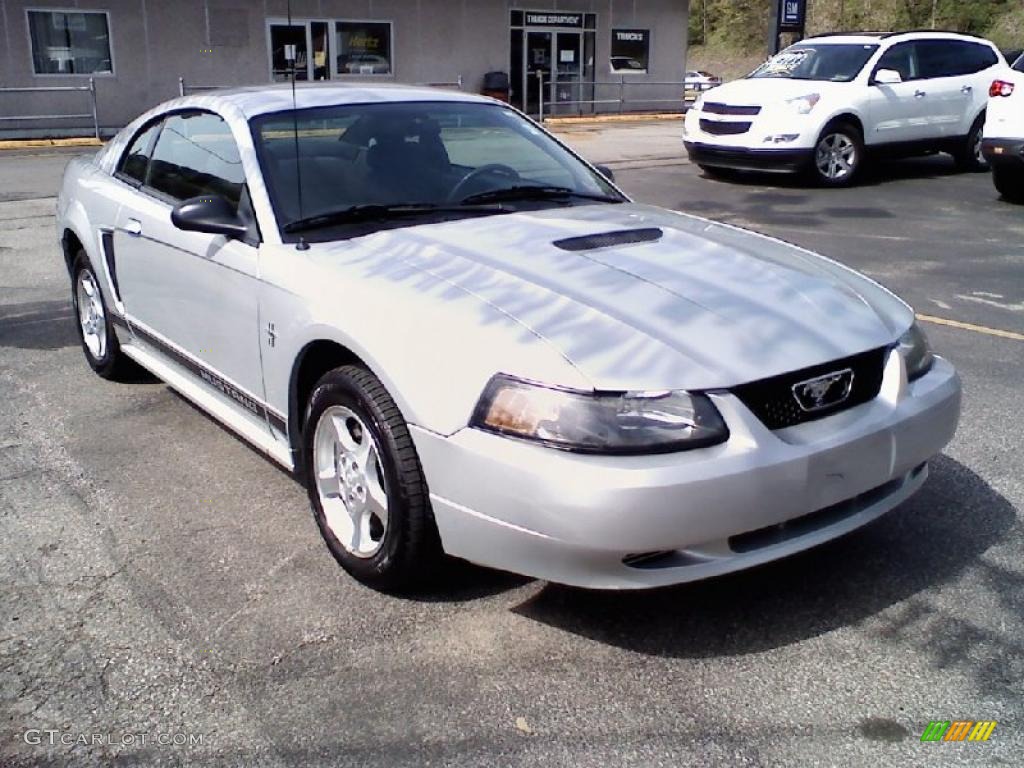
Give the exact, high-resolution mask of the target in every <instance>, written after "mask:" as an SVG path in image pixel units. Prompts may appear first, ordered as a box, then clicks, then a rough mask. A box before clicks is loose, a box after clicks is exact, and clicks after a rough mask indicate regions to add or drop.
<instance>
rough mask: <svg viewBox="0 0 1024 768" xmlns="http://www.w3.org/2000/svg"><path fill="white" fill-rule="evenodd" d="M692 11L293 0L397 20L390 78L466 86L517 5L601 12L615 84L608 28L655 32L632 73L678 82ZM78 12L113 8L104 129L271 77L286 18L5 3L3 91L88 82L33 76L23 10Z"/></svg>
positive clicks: (233, 2) (545, 2)
mask: <svg viewBox="0 0 1024 768" xmlns="http://www.w3.org/2000/svg"><path fill="white" fill-rule="evenodd" d="M688 6H689V2H688V0H538V1H537V2H533V1H532V0H531V1H530V2H515V1H514V0H292V15H293V17H295V18H342V19H344V18H349V19H374V20H378V19H379V20H389V21H392V22H393V24H394V51H393V58H394V68H395V73H394V75H393V76H392V77H389V78H384V79H386V80H395V81H400V82H439V81H452V80H455V79H456V78H457V77H458V76H459V75H461V76H462V77H463V78H464V80H465V84H466V88H467V89H469V90H474V91H475V90H478V89H479V87H480V83H481V79H482V76H483V73H484V72H487V71H490V70H505V71H507V70H508V69H509V14H508V11H509V10H510V9H512V8H524V9H528V10H565V11H586V12H593V13H596V14H598V31H597V62H598V64H597V73H596V79H598V80H613V79H617V77H615V76H613V75H611V74H610V71H609V66H608V57H609V52H610V48H611V34H610V29H611V27H613V26H622V27H638V28H648V29H650V30H651V36H652V42H651V62H650V67H649V74H647V75H635V76H631V77H630V78H629V80H630V81H643V80H648V81H650V80H667V81H680V80H681V79H682V77H683V72H684V67H685V50H686V29H687V14H688ZM74 7H80V8H81V9H82V10H90V11H92V10H106V11H108V12H109V15H110V34H111V47H112V52H113V66H114V73H113V74H112V75H96V76H95V81H96V89H97V98H98V109H99V118H100V124H101V126H102V127H103V128H104V132H105V133H109V132H111V131H112V130H114V129H116V128H118V127H120V126H122V125H124V124H125V123H127V122H129V121H130V120H131V119H132V118H133V117H135V116H136V115H138V114H139V113H140V112H142V111H144V110H145V109H147V108H149V107H151V106H153V105H155V104H157V103H159V102H161V101H163V100H165V99H168V98H171V97H173V96H175V95H177V91H178V77H179V76H181V77H184V78H185V80H186V82H188V83H190V84H196V85H239V84H253V83H264V82H267V81H268V80H269V63H268V53H267V28H266V19H267V18H271V17H284V16H286V14H287V4H286V2H285V1H284V0H252V1H248V2H247V0H57V1H56V2H53V1H52V0H51V1H48V0H0V44H2V46H3V49H2V51H0V88H2V87H12V86H39V85H42V86H61V85H84V84H87V82H88V77H83V76H59V75H47V76H39V75H35V74H34V73H33V71H32V59H31V52H30V45H29V34H28V23H27V17H26V13H25V11H26V8H39V9H45V8H58V9H70V8H74ZM207 51H210V52H207ZM356 79H359V78H356ZM364 79H365V78H364ZM642 92H643V93H644V94H651V98H658V97H663V96H670V95H674V94H677V93H678V92H679V88H678V87H670V88H663V89H660V90H659V89H655V88H653V87H652V88H650V89H643V91H642ZM630 93H634V94H639V93H641V90H640V89H630ZM638 106H642V105H638ZM87 111H88V102H87V97H86V95H85V94H80V93H71V94H59V95H58V94H52V93H51V94H16V95H12V94H3V93H0V116H5V115H6V116H10V115H18V114H43V113H64V114H68V113H73V112H87ZM90 122H91V121H89V120H74V121H63V122H60V121H47V122H45V123H43V122H37V123H35V124H25V123H11V122H8V121H3V122H0V136H10V135H22V136H28V135H67V134H81V133H82V132H83V129H89V128H91V126H90Z"/></svg>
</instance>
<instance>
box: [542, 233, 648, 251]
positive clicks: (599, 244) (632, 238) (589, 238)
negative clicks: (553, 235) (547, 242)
mask: <svg viewBox="0 0 1024 768" xmlns="http://www.w3.org/2000/svg"><path fill="white" fill-rule="evenodd" d="M663 234H664V232H662V231H661V230H660V229H657V228H651V229H623V230H621V231H619V232H602V233H600V234H598V235H584V236H583V237H569V238H566V239H565V240H555V242H554V246H555V247H556V248H561V249H562V250H563V251H591V250H594V249H595V248H610V247H612V246H613V245H635V244H636V243H653V242H654V241H655V240H660V239H661V237H662V235H663Z"/></svg>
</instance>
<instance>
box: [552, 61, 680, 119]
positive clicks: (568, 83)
mask: <svg viewBox="0 0 1024 768" xmlns="http://www.w3.org/2000/svg"><path fill="white" fill-rule="evenodd" d="M546 74H549V73H546V72H542V71H538V72H537V85H538V93H539V94H540V96H539V99H538V111H539V115H538V116H539V119H540V122H544V118H545V117H551V116H553V114H552V113H553V111H554V108H555V107H572V106H575V107H578V108H580V109H578V110H577V114H581V115H582V114H583V109H581V108H582V107H584V106H588V105H589V106H591V107H595V108H596V107H597V106H598V105H601V104H605V105H614V106H615V108H617V111H618V112H619V113H620V114H621V113H622V112H625V111H626V105H627V104H630V103H632V104H673V105H675V106H676V107H677V109H666V110H665V111H666V112H684V111H685V110H686V106H687V105H688V104H692V103H693V99H691V98H688V93H687V87H688V86H692V83H687V82H686V81H684V80H629V79H626V78H625V77H620V78H619V79H618V80H576V79H571V80H561V81H560V80H559V79H558V78H557V77H555V78H550V77H548V78H545V75H546ZM645 86H659V87H666V86H675V87H677V88H678V89H679V95H678V96H674V97H673V98H670V99H666V98H645V97H642V96H641V97H637V96H635V95H631V94H629V93H628V91H629V90H630V89H636V88H643V87H645ZM560 88H569V89H574V90H575V95H576V98H569V99H566V98H560V96H561V93H560V92H559V90H558V89H560ZM590 88H592V89H593V91H592V95H593V97H594V98H590V99H584V98H583V91H584V89H590ZM598 89H611V95H610V96H609V97H608V98H601V99H599V98H597V94H598ZM697 90H698V89H696V88H692V87H691V88H690V91H691V92H693V91H697ZM606 92H607V91H606ZM595 111H596V109H595Z"/></svg>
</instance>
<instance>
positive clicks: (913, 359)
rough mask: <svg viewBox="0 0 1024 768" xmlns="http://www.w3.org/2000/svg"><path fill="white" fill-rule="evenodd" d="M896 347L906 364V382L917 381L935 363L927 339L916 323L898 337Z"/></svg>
mask: <svg viewBox="0 0 1024 768" xmlns="http://www.w3.org/2000/svg"><path fill="white" fill-rule="evenodd" d="M896 345H897V348H898V349H899V351H900V354H901V355H903V361H904V362H905V363H906V364H907V380H908V381H913V380H914V379H919V378H921V377H922V376H924V375H925V374H926V373H928V370H929V369H930V368H931V367H932V363H933V362H934V361H935V356H934V355H933V354H932V348H931V345H930V344H929V343H928V337H927V336H925V335H924V331H923V330H921V326H919V325H918V324H917V323H914V324H913V325H912V326H910V329H909V330H908V331H907V332H906V333H904V334H903V335H902V336H900V340H899V341H898V342H896Z"/></svg>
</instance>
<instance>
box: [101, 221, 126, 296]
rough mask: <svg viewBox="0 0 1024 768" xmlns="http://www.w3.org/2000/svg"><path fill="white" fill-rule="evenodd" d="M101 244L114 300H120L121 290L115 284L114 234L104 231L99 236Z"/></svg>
mask: <svg viewBox="0 0 1024 768" xmlns="http://www.w3.org/2000/svg"><path fill="white" fill-rule="evenodd" d="M100 237H101V240H102V242H103V260H104V261H106V262H107V272H108V273H109V274H110V282H111V284H112V286H113V288H114V298H116V299H117V300H118V301H120V300H121V288H120V287H119V286H118V284H117V260H116V259H115V258H114V233H113V232H108V231H104V232H103V234H102V235H101V236H100Z"/></svg>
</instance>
